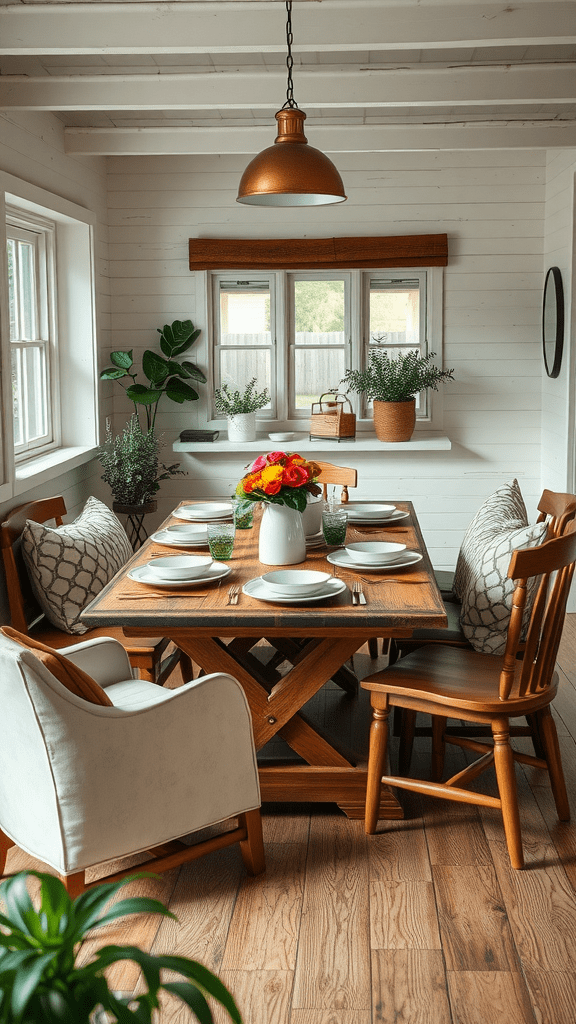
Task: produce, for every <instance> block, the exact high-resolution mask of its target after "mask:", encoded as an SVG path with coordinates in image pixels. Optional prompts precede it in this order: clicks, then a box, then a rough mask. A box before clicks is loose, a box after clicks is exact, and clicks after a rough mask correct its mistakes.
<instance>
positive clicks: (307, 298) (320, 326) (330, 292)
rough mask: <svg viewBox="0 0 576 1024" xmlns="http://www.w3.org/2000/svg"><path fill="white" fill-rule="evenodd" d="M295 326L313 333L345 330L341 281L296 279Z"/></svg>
mask: <svg viewBox="0 0 576 1024" xmlns="http://www.w3.org/2000/svg"><path fill="white" fill-rule="evenodd" d="M294 290H295V308H294V315H295V319H296V323H295V327H296V330H297V331H304V332H306V331H309V332H310V333H312V334H316V333H319V334H324V333H331V332H333V331H343V330H344V288H343V285H342V282H341V281H296V282H295V283H294Z"/></svg>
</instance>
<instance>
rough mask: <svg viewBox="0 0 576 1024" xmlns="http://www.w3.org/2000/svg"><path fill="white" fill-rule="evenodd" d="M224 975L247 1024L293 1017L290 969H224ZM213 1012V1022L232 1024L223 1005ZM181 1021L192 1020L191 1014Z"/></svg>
mask: <svg viewBox="0 0 576 1024" xmlns="http://www.w3.org/2000/svg"><path fill="white" fill-rule="evenodd" d="M221 978H222V981H223V982H224V984H225V985H226V986H227V987H228V988H229V989H230V991H231V992H232V993H233V994H234V998H235V1000H236V1003H237V1005H238V1008H239V1010H240V1012H241V1014H242V1019H243V1021H244V1024H259V1022H260V1021H261V1022H262V1024H287V1022H288V1021H289V1020H290V996H291V993H292V985H293V979H294V976H293V974H292V973H291V971H224V972H223V973H222V975H221ZM213 1014H214V1024H230V1018H229V1016H228V1015H227V1014H225V1013H224V1011H223V1010H221V1009H220V1008H216V1010H214V1011H213ZM161 1024H165V1022H164V1021H161ZM178 1024H180V1021H179V1022H178ZM181 1024H190V1014H188V1016H187V1017H186V1018H185V1020H184V1019H183V1020H182V1022H181Z"/></svg>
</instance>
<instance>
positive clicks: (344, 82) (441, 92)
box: [0, 65, 576, 111]
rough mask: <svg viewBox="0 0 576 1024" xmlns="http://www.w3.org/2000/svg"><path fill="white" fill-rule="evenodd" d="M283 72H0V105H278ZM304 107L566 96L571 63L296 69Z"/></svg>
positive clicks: (574, 86)
mask: <svg viewBox="0 0 576 1024" xmlns="http://www.w3.org/2000/svg"><path fill="white" fill-rule="evenodd" d="M284 93H285V72H283V71H282V72H271V73H266V72H263V73H261V74H246V73H244V72H242V71H238V72H230V73H228V72H223V73H218V74H216V73H211V74H173V75H171V74H166V75H158V74H155V75H140V74H139V75H79V76H66V77H56V76H51V77H46V78H26V77H24V76H6V77H3V78H0V109H2V110H10V109H20V110H59V111H65V110H115V111H120V110H194V109H197V110H211V109H215V110H217V109H223V108H229V109H239V110H241V109H252V110H266V111H269V110H274V109H276V108H277V107H280V106H282V101H283V99H284ZM296 93H297V96H298V98H299V100H300V102H301V103H302V105H303V106H304V108H306V107H311V108H324V109H327V110H329V109H330V108H341V107H350V108H354V107H379V108H382V107H411V106H418V107H434V106H438V105H442V104H446V105H449V106H450V107H458V106H467V107H468V106H474V105H478V106H487V105H496V104H510V103H516V104H519V105H523V104H546V103H554V104H556V105H558V104H562V103H570V104H572V103H574V102H575V101H576V74H575V70H574V67H573V66H569V67H566V66H558V65H551V66H548V65H528V66H527V65H524V66H512V67H490V68H485V67H479V68H458V69H433V70H430V69H427V70H419V69H417V70H416V69H411V70H405V69H404V70H394V71H378V70H376V71H373V70H367V71H361V72H357V71H344V72H342V71H333V70H322V71H314V72H305V71H304V72H303V71H298V72H297V75H296Z"/></svg>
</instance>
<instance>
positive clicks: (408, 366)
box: [340, 350, 454, 402]
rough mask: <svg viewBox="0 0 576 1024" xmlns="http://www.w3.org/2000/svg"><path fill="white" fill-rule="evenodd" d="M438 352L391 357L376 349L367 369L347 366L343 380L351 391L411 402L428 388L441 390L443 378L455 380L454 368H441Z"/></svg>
mask: <svg viewBox="0 0 576 1024" xmlns="http://www.w3.org/2000/svg"><path fill="white" fill-rule="evenodd" d="M434 356H435V353H434V352H430V353H429V354H428V355H427V356H421V355H419V354H418V352H407V353H406V354H405V355H403V354H402V353H400V355H398V356H397V357H396V358H395V359H390V357H389V355H388V353H387V352H384V351H380V350H376V351H374V350H372V351H371V352H370V362H369V364H368V366H367V367H366V368H365V369H364V370H346V375H345V376H344V377H343V378H342V380H341V381H340V383H341V384H344V385H345V387H346V390H347V391H355V392H357V393H358V394H361V395H365V396H366V398H367V399H368V400H372V401H376V402H407V401H409V400H410V399H412V398H414V397H415V396H416V395H417V394H418V392H420V391H423V390H424V389H425V388H433V390H434V391H437V390H438V383H439V381H442V380H454V376H453V374H454V370H441V369H440V368H439V367H438V366H434V365H433V364H432V363H431V360H432V359H433V358H434Z"/></svg>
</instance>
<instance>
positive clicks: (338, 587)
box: [242, 576, 346, 604]
mask: <svg viewBox="0 0 576 1024" xmlns="http://www.w3.org/2000/svg"><path fill="white" fill-rule="evenodd" d="M343 590H346V583H345V582H344V580H339V579H337V578H336V577H334V576H331V577H330V578H329V580H328V582H327V583H326V585H325V586H324V587H323V588H322V590H321V591H320V592H319V593H318V594H313V595H312V596H311V597H310V596H308V597H305V596H304V595H302V596H301V597H278V596H276V594H273V593H272V592H271V590H270V587H267V586H266V584H265V583H263V582H262V579H261V577H260V576H257V577H256V579H254V580H249V581H248V583H245V584H244V586H243V587H242V593H243V594H246V596H247V597H255V598H256V600H257V601H272V602H273V603H274V604H308V603H309V602H311V601H326V600H328V598H330V597H336V595H337V594H341V593H342V591H343Z"/></svg>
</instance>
